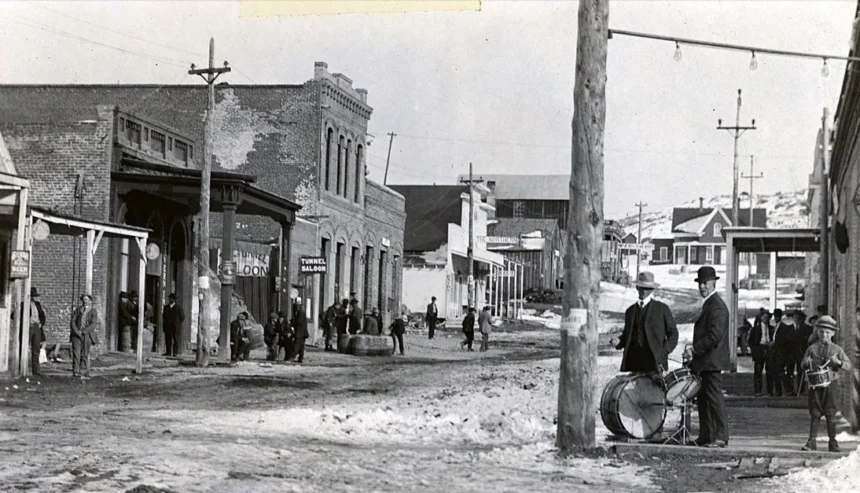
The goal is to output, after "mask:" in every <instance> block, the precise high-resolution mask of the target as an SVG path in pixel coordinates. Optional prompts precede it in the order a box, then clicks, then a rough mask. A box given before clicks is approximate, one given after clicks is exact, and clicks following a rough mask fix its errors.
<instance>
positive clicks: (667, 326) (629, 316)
mask: <svg viewBox="0 0 860 493" xmlns="http://www.w3.org/2000/svg"><path fill="white" fill-rule="evenodd" d="M636 306H637V305H636V304H633V305H631V306H630V308H628V309H627V311H626V312H624V331H623V332H622V333H621V338H620V339H619V342H618V345H617V346H615V349H624V356H623V358H622V360H621V371H630V369H629V364H628V361H627V353H628V351H629V349H630V343H631V342H632V339H633V338H632V337H631V335H632V333H633V324H634V323H635V320H634V318H635V317H636ZM644 310H645V316H644V317H643V318H644V324H643V325H644V327H641V329H642V330H644V331H645V339H646V340H647V341H648V347H649V348H650V349H651V354H653V355H654V361H655V362H656V363H657V364H658V365H662V366H663V369H668V368H669V354H670V353H671V352H672V351H674V350H675V346H677V345H678V326H677V325H675V318H674V317H673V316H672V310H671V309H669V306H668V305H666V304H665V303H662V302H660V301H657V300H653V299H652V300H651V301H650V302H648V304H647V305H645V308H644Z"/></svg>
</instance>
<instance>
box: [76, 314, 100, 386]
mask: <svg viewBox="0 0 860 493" xmlns="http://www.w3.org/2000/svg"><path fill="white" fill-rule="evenodd" d="M69 325H71V334H69V342H71V343H72V374H73V375H75V376H79V375H84V376H86V375H89V373H90V347H91V346H92V345H93V344H98V343H99V340H98V330H99V328H100V327H101V319H100V318H99V313H98V311H97V310H96V308H95V307H94V306H91V307H90V310H89V311H88V312H86V316H84V307H83V306H79V307H78V308H77V309H75V311H74V312H73V313H72V319H71V323H70V324H69Z"/></svg>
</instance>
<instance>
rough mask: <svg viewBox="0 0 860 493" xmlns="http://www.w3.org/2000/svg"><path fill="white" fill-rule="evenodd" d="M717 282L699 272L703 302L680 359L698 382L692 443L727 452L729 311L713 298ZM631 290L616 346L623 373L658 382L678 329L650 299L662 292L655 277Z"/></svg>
mask: <svg viewBox="0 0 860 493" xmlns="http://www.w3.org/2000/svg"><path fill="white" fill-rule="evenodd" d="M717 280H719V277H717V275H716V271H715V270H714V268H713V267H710V266H704V267H701V268H700V269H699V271H698V275H697V277H696V280H695V282H696V284H698V288H699V294H700V295H701V297H702V298H703V299H704V302H703V304H702V309H701V313H700V315H699V317H698V319H696V322H695V324H694V325H693V344H692V346H690V347H688V348H686V349H685V350H684V353H683V356H682V358H683V360H684V364H685V366H688V367H689V368H690V371H692V372H693V373H694V374H695V375H697V376H698V377H699V379H700V380H701V390H700V392H699V395H698V396H696V401H697V406H698V411H699V436H698V437H697V438H696V439H695V440H693V441H691V442H690V444H691V445H697V446H701V447H725V446H727V445H728V442H729V428H728V416H727V411H726V403H725V399H724V397H723V390H722V372H723V371H728V370H730V369H731V366H730V365H731V363H730V353H729V340H728V339H729V337H728V335H729V334H728V332H729V310H728V308H727V307H726V304H725V302H724V301H723V300H722V298H720V296H719V295H718V294H717V293H716V282H717ZM634 285H635V286H636V289H637V291H638V293H639V299H638V300H637V302H636V303H634V304H633V305H631V306H630V308H628V309H627V311H626V312H625V314H624V331H623V332H622V334H621V336H620V338H619V340H618V343H617V344H616V349H620V350H623V351H624V353H623V357H622V362H621V371H629V372H633V373H641V374H646V375H649V376H651V377H652V378H653V379H655V380H660V379H662V378H663V374H664V373H665V372H666V370H667V369H668V357H669V354H670V353H671V352H672V351H674V350H675V346H677V344H678V328H677V325H676V324H675V319H674V317H673V315H672V311H671V309H670V308H669V307H668V306H667V305H666V304H665V303H662V302H660V301H657V300H655V299H654V297H653V293H654V290H655V289H656V288H658V287H659V286H660V285H659V284H658V283H656V282H655V281H654V274H652V273H651V272H642V273H640V274H639V277H638V278H637V280H636V282H635V283H634Z"/></svg>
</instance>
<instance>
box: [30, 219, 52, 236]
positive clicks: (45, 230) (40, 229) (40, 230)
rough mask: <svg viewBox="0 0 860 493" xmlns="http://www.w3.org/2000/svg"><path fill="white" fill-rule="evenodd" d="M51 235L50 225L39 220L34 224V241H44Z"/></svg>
mask: <svg viewBox="0 0 860 493" xmlns="http://www.w3.org/2000/svg"><path fill="white" fill-rule="evenodd" d="M50 234H51V227H50V226H48V223H46V222H45V221H42V220H41V219H39V220H38V221H36V222H35V223H33V239H34V240H37V241H42V240H44V239H46V238H47V237H48V235H50Z"/></svg>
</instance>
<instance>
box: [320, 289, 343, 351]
mask: <svg viewBox="0 0 860 493" xmlns="http://www.w3.org/2000/svg"><path fill="white" fill-rule="evenodd" d="M339 310H340V302H339V301H337V300H334V303H332V305H331V306H330V307H328V308H327V309H326V311H325V314H324V315H323V332H324V334H325V350H326V351H334V350H335V349H334V346H333V345H332V344H333V342H334V336H335V335H336V334H337V313H338V311H339Z"/></svg>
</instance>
